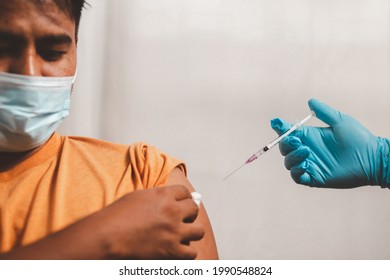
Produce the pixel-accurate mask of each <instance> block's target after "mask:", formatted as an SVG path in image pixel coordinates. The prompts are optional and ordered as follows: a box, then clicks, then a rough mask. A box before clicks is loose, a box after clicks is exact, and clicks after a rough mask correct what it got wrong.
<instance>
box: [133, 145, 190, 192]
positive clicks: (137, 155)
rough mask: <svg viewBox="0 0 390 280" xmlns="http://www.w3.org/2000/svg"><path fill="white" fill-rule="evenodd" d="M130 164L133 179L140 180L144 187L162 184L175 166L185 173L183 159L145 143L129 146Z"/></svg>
mask: <svg viewBox="0 0 390 280" xmlns="http://www.w3.org/2000/svg"><path fill="white" fill-rule="evenodd" d="M129 152H130V165H131V168H132V172H131V174H132V176H133V178H132V179H133V181H134V180H135V181H141V182H142V186H143V188H144V189H148V188H153V187H157V186H164V185H165V184H166V182H167V179H168V176H169V174H170V173H171V172H172V171H173V170H174V169H175V168H176V167H178V168H180V169H181V170H182V171H183V172H184V174H186V173H187V171H186V167H185V164H184V162H183V161H181V160H178V159H176V158H173V157H171V156H169V155H167V154H165V153H163V152H161V151H160V150H158V149H157V148H156V147H153V146H149V145H147V144H145V143H136V144H133V145H131V146H130V150H129Z"/></svg>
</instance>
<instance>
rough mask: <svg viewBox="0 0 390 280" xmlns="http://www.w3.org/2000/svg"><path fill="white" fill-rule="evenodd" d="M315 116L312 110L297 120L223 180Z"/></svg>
mask: <svg viewBox="0 0 390 280" xmlns="http://www.w3.org/2000/svg"><path fill="white" fill-rule="evenodd" d="M313 116H315V114H314V112H311V113H310V115H308V116H307V117H306V118H304V119H303V120H301V121H300V122H297V123H296V124H294V125H293V126H292V127H290V129H289V130H287V131H286V132H285V133H283V134H282V135H280V136H279V137H278V138H276V139H275V140H274V141H272V142H271V143H269V144H268V145H267V146H264V147H263V148H261V149H260V150H258V151H257V152H256V153H254V154H253V155H251V156H250V157H249V158H248V159H247V160H246V161H245V162H244V163H243V164H242V165H241V166H240V167H238V168H237V169H235V170H234V171H233V172H231V173H230V174H229V175H227V176H226V177H225V178H223V180H226V179H227V178H229V177H230V176H232V175H233V174H234V173H236V172H237V171H238V170H239V169H241V168H242V167H243V166H245V165H247V164H248V163H251V162H252V161H254V160H256V159H258V158H259V157H260V156H261V155H262V154H264V153H265V152H267V151H268V150H269V149H271V148H272V147H274V146H275V145H276V144H278V143H279V142H280V141H281V140H282V139H283V138H284V137H286V136H288V135H289V134H290V133H292V132H293V131H294V130H296V129H297V128H299V127H300V126H302V125H303V124H304V123H305V122H307V121H308V120H310V119H311V118H312V117H313Z"/></svg>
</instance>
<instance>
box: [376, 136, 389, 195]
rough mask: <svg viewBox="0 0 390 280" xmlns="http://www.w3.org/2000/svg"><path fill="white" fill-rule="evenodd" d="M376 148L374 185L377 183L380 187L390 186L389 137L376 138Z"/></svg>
mask: <svg viewBox="0 0 390 280" xmlns="http://www.w3.org/2000/svg"><path fill="white" fill-rule="evenodd" d="M377 143H378V148H377V151H376V155H377V159H378V161H377V164H378V168H377V174H376V175H377V176H376V180H374V181H376V182H373V183H375V185H379V186H381V187H382V188H390V162H389V157H390V139H386V138H381V137H378V138H377Z"/></svg>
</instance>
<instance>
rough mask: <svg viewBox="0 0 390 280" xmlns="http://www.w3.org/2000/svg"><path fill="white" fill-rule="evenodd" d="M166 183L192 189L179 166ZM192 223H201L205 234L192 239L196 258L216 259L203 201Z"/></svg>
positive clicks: (212, 237) (213, 241) (216, 253)
mask: <svg viewBox="0 0 390 280" xmlns="http://www.w3.org/2000/svg"><path fill="white" fill-rule="evenodd" d="M167 185H183V186H185V187H186V188H187V189H188V190H189V191H190V192H193V191H194V188H193V187H192V185H191V183H190V182H189V181H188V179H187V177H186V176H185V175H184V174H183V172H182V171H181V170H180V169H179V168H175V169H174V170H173V171H172V172H171V173H170V174H169V177H168V181H167ZM194 223H198V224H201V225H202V226H203V227H204V228H205V236H204V237H203V239H201V240H200V241H192V242H191V246H192V247H194V248H196V249H197V251H198V256H197V257H196V259H199V260H201V259H203V260H207V259H218V251H217V246H216V243H215V239H214V234H213V230H212V228H211V224H210V221H209V218H208V216H207V213H206V209H205V208H204V206H203V203H202V204H201V205H200V209H199V214H198V217H197V219H196V220H195V222H194Z"/></svg>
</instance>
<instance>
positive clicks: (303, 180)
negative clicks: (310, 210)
mask: <svg viewBox="0 0 390 280" xmlns="http://www.w3.org/2000/svg"><path fill="white" fill-rule="evenodd" d="M293 180H294V181H295V182H296V183H297V184H300V185H305V186H310V187H312V180H311V177H310V175H309V174H308V173H307V172H305V173H303V174H302V175H301V176H300V177H299V178H294V177H293Z"/></svg>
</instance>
